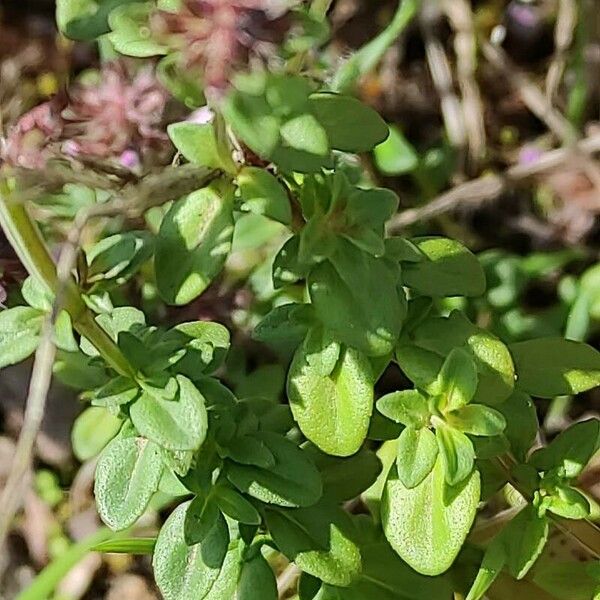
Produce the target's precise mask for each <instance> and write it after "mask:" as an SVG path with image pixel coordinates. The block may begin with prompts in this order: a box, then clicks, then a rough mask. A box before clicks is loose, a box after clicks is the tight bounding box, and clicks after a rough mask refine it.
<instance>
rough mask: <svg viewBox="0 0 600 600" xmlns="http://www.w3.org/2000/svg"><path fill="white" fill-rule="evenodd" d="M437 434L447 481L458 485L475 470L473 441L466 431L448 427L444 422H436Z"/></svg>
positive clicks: (451, 484)
mask: <svg viewBox="0 0 600 600" xmlns="http://www.w3.org/2000/svg"><path fill="white" fill-rule="evenodd" d="M435 436H436V438H437V442H438V447H439V450H440V458H441V459H442V464H443V465H444V471H445V473H446V481H447V483H448V485H450V486H454V485H458V484H459V483H461V482H462V481H463V480H464V479H465V478H467V477H468V476H469V475H470V474H471V472H472V471H473V464H474V461H475V450H474V448H473V443H472V442H471V440H470V439H469V438H468V437H467V436H466V435H465V434H464V433H461V432H460V431H457V430H455V429H453V428H452V427H448V426H447V425H446V424H444V423H443V422H436V423H435Z"/></svg>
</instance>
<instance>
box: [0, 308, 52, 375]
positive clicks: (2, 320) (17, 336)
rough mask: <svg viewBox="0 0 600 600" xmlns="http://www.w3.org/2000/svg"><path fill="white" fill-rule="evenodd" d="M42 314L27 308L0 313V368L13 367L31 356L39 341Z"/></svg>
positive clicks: (5, 310) (42, 319)
mask: <svg viewBox="0 0 600 600" xmlns="http://www.w3.org/2000/svg"><path fill="white" fill-rule="evenodd" d="M43 321H44V313H43V312H41V311H39V310H37V309H35V308H30V307H28V306H15V307H14V308H8V309H4V310H2V311H1V312H0V368H4V367H7V366H8V365H14V364H16V363H18V362H21V361H22V360H25V359H26V358H27V357H28V356H30V355H31V354H33V352H34V351H35V349H36V348H37V346H38V344H39V341H40V331H41V329H42V324H43Z"/></svg>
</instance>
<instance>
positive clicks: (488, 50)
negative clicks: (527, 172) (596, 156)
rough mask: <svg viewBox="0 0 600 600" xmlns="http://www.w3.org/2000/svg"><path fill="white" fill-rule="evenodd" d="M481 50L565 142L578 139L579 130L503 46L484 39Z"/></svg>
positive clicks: (541, 118)
mask: <svg viewBox="0 0 600 600" xmlns="http://www.w3.org/2000/svg"><path fill="white" fill-rule="evenodd" d="M481 50H482V52H483V55H484V57H485V58H486V60H487V61H488V62H489V63H490V65H492V67H494V68H495V69H496V70H497V71H500V72H501V73H502V74H503V75H504V76H505V78H506V80H507V82H508V83H509V84H510V86H511V87H512V88H513V90H515V92H517V93H518V94H519V95H520V96H521V98H522V100H523V102H524V103H525V104H526V106H527V108H528V109H529V110H530V111H531V112H532V113H533V114H534V115H535V116H536V117H537V118H538V119H540V121H542V122H543V123H545V124H546V126H547V127H548V129H550V131H551V132H552V133H553V134H554V135H555V136H556V137H557V138H558V139H559V140H560V141H561V142H562V143H563V144H572V143H573V142H574V141H575V140H576V139H577V131H576V130H575V129H574V128H573V126H572V125H571V123H569V121H568V119H566V118H565V117H564V115H563V114H562V113H561V112H560V111H558V110H556V109H555V108H554V107H553V106H552V105H551V104H550V103H549V102H548V98H547V97H546V95H545V94H544V92H543V91H542V90H541V89H540V88H539V87H538V86H537V85H536V84H535V83H534V82H533V81H531V79H530V78H529V77H528V76H527V74H526V73H525V72H523V71H522V70H521V69H519V68H518V67H517V66H516V65H515V64H514V63H513V62H512V61H511V60H510V58H509V57H508V55H507V54H506V52H504V50H503V49H502V48H500V47H499V46H496V45H494V44H491V43H490V42H488V41H486V40H482V43H481Z"/></svg>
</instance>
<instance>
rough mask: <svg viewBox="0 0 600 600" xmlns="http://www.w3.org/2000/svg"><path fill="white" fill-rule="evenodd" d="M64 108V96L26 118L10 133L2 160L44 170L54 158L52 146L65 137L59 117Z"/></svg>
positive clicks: (54, 99)
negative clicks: (50, 148)
mask: <svg viewBox="0 0 600 600" xmlns="http://www.w3.org/2000/svg"><path fill="white" fill-rule="evenodd" d="M65 104H66V101H65V98H64V96H56V97H54V98H53V99H52V100H49V101H48V102H44V104H40V105H39V106H36V107H35V108H33V109H32V110H30V111H29V112H28V113H26V114H25V115H23V116H22V117H21V119H20V120H19V122H18V123H17V124H16V126H15V127H14V128H13V129H12V130H11V131H10V133H9V135H8V138H7V139H6V141H5V144H4V147H3V148H2V152H1V153H0V158H1V159H2V160H4V161H6V162H7V163H9V164H11V165H13V166H17V167H23V168H25V169H39V168H43V166H44V165H45V164H46V161H47V160H48V158H49V157H50V155H51V152H50V150H49V146H50V145H51V144H52V143H53V142H57V141H58V140H59V139H60V137H61V135H62V132H63V127H64V121H63V119H62V117H61V114H60V113H61V111H62V109H63V108H64V106H65Z"/></svg>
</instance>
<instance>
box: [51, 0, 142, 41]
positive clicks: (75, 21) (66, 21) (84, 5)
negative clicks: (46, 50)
mask: <svg viewBox="0 0 600 600" xmlns="http://www.w3.org/2000/svg"><path fill="white" fill-rule="evenodd" d="M132 1H134V0H102V1H101V2H98V1H97V0H58V2H57V3H56V22H57V24H58V27H59V29H60V31H61V32H62V33H64V35H65V36H66V37H68V38H71V39H73V40H79V41H91V40H94V39H96V38H98V37H100V36H101V35H103V34H105V33H107V32H108V31H110V28H109V26H108V16H109V14H110V13H111V11H112V10H114V9H115V8H116V7H118V6H121V5H124V4H128V3H130V2H132Z"/></svg>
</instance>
